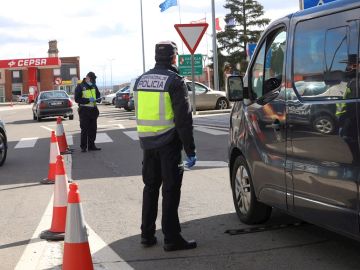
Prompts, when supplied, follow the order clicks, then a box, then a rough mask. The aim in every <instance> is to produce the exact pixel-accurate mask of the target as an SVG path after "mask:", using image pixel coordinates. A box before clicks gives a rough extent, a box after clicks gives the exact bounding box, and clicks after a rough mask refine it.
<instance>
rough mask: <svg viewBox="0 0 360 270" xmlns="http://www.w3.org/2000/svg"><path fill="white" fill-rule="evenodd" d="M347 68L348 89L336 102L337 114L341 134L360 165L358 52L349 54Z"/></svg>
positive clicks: (355, 162)
mask: <svg viewBox="0 0 360 270" xmlns="http://www.w3.org/2000/svg"><path fill="white" fill-rule="evenodd" d="M343 62H344V63H347V66H346V70H345V77H346V78H347V80H348V83H347V85H346V90H345V92H344V94H343V97H342V99H343V102H339V103H337V104H336V116H337V117H338V123H339V135H340V137H341V138H342V139H343V140H344V141H345V142H346V143H347V144H348V146H349V149H350V151H351V153H352V156H353V161H352V163H353V164H356V165H358V164H359V160H360V153H359V143H358V127H357V114H358V113H357V108H356V107H357V102H356V98H357V97H358V96H359V94H358V91H357V87H358V85H359V83H360V81H359V79H358V78H357V74H356V73H357V72H358V68H359V59H358V55H357V54H349V55H348V59H347V61H343Z"/></svg>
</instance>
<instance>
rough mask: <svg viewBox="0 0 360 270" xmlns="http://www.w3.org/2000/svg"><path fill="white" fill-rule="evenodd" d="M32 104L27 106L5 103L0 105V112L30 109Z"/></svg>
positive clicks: (18, 103) (25, 104)
mask: <svg viewBox="0 0 360 270" xmlns="http://www.w3.org/2000/svg"><path fill="white" fill-rule="evenodd" d="M31 107H32V104H27V103H24V102H13V103H12V104H11V102H5V103H0V111H8V110H18V109H26V108H31Z"/></svg>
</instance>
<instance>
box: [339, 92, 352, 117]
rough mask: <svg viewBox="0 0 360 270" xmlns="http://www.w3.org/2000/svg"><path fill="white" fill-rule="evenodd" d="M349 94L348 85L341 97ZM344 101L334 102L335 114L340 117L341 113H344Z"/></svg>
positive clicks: (344, 97)
mask: <svg viewBox="0 0 360 270" xmlns="http://www.w3.org/2000/svg"><path fill="white" fill-rule="evenodd" d="M350 95H351V89H350V88H349V87H347V88H346V90H345V93H344V95H343V99H347V98H348V97H349V96H350ZM346 107H347V103H346V102H341V103H336V113H335V115H336V116H338V117H340V116H341V115H343V114H345V113H346Z"/></svg>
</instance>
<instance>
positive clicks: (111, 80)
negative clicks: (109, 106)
mask: <svg viewBox="0 0 360 270" xmlns="http://www.w3.org/2000/svg"><path fill="white" fill-rule="evenodd" d="M108 60H109V61H110V84H111V90H114V89H113V88H114V86H113V79H112V61H114V60H115V58H111V59H108Z"/></svg>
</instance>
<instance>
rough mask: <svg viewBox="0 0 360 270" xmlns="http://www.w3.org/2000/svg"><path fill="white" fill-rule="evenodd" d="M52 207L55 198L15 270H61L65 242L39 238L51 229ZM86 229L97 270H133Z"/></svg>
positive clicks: (88, 227)
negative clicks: (43, 232) (42, 233)
mask: <svg viewBox="0 0 360 270" xmlns="http://www.w3.org/2000/svg"><path fill="white" fill-rule="evenodd" d="M52 206H53V196H52V197H51V199H50V202H49V204H48V206H47V207H46V210H45V212H44V214H43V216H42V218H41V220H40V223H39V225H38V227H37V228H36V230H35V232H34V234H33V236H32V237H31V240H30V243H29V244H28V245H27V246H26V248H25V250H24V253H23V254H22V256H21V258H20V260H19V261H18V263H17V265H16V267H15V270H45V269H47V270H49V269H51V270H61V265H62V259H63V250H64V242H63V241H58V242H51V241H45V240H42V239H40V238H39V235H40V233H41V232H42V231H43V230H46V229H49V227H50V225H51V220H52V210H53V209H52ZM86 228H87V231H88V234H89V237H88V241H89V246H90V252H91V256H92V260H93V264H94V263H96V264H95V265H94V269H95V270H100V269H101V270H117V269H126V270H132V269H133V268H132V267H131V266H130V265H129V264H127V263H126V262H125V261H124V259H122V258H121V257H119V255H118V254H117V253H116V252H115V251H113V250H112V249H111V248H110V247H109V246H108V245H107V244H106V243H105V242H104V241H103V240H102V239H101V238H100V237H99V236H98V235H97V234H96V233H95V232H94V231H93V230H92V229H91V228H90V226H89V225H88V224H86Z"/></svg>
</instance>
